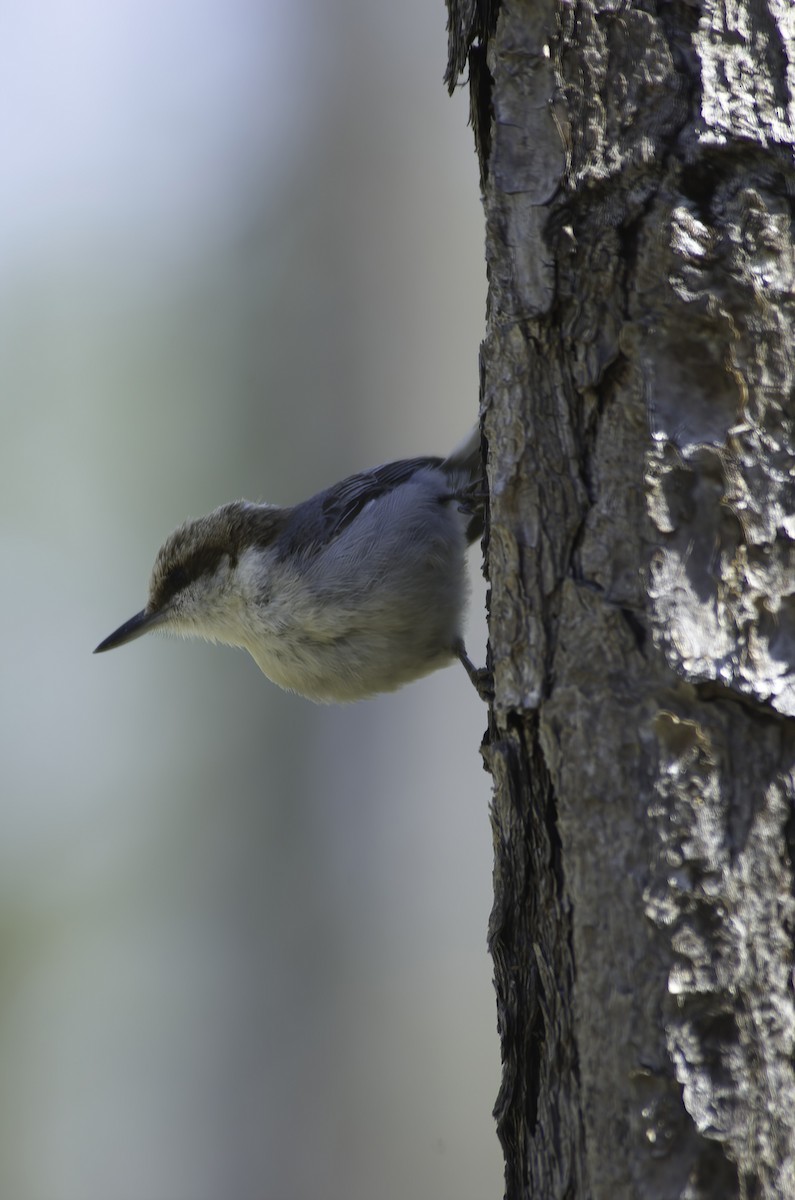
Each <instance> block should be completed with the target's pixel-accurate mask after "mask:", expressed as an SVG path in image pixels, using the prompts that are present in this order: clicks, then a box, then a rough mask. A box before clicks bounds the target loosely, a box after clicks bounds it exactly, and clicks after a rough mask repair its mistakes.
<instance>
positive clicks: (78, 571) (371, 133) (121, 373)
mask: <svg viewBox="0 0 795 1200" xmlns="http://www.w3.org/2000/svg"><path fill="white" fill-rule="evenodd" d="M445 61H446V38H445V12H444V7H443V4H442V0H436V3H434V4H428V3H427V2H426V0H406V2H404V3H402V4H400V5H395V4H389V3H387V2H386V0H380V2H378V3H373V2H372V0H333V2H331V3H330V2H329V0H302V2H301V3H294V2H288V0H199V2H198V3H197V2H196V0H190V2H188V0H158V2H157V3H155V2H154V0H114V3H113V4H106V3H102V2H100V0H69V2H66V3H64V2H63V0H61V2H58V0H7V3H5V4H4V5H3V36H2V43H0V97H1V98H0V144H1V145H2V147H3V154H2V158H0V396H2V434H1V436H0V488H1V489H2V507H1V509H0V539H1V540H2V563H3V587H2V590H1V591H0V607H1V609H2V626H1V627H2V634H0V678H1V679H2V693H1V695H0V739H1V740H2V753H1V755H0V763H1V765H0V772H2V775H1V777H0V788H1V792H0V814H1V817H2V837H0V1196H2V1197H3V1198H7V1200H219V1198H221V1197H223V1198H224V1200H393V1198H394V1200H398V1198H401V1200H405V1198H410V1200H424V1198H425V1197H427V1198H428V1200H430V1198H433V1200H446V1198H448V1197H449V1198H450V1200H453V1198H455V1200H470V1198H471V1200H476V1198H477V1200H480V1198H487V1197H496V1196H499V1195H501V1194H502V1182H501V1179H502V1170H501V1158H500V1154H499V1150H498V1146H497V1140H496V1136H495V1134H494V1130H493V1123H492V1119H491V1108H492V1104H493V1102H494V1099H495V1097H496V1093H497V1087H498V1076H499V1047H498V1041H497V1036H496V1030H495V1003H494V997H493V993H492V987H491V967H490V961H489V959H488V956H487V953H486V944H485V940H486V925H487V919H488V913H489V909H490V905H491V836H490V830H489V822H488V798H489V788H488V780H487V777H486V776H485V775H484V774H483V771H482V769H481V762H480V757H479V754H478V745H479V741H480V737H481V734H482V731H483V729H484V727H485V709H484V707H483V705H482V704H481V703H480V701H479V700H478V698H477V696H476V695H475V692H474V690H473V689H472V687H471V685H470V684H469V683H468V681H467V679H466V677H465V675H464V672H463V671H462V670H460V669H459V668H450V669H449V670H447V671H443V672H439V673H438V674H436V675H434V676H431V677H430V678H429V679H427V680H424V681H421V682H419V683H416V684H414V685H412V686H411V687H409V688H406V689H405V690H403V691H402V692H399V693H397V694H395V695H391V696H384V697H381V698H379V699H376V700H374V701H371V702H367V703H362V704H358V705H354V706H351V707H348V708H321V707H315V706H313V705H310V704H309V703H307V702H306V701H304V700H301V699H299V698H297V697H294V696H290V695H288V694H286V693H283V692H280V691H278V689H276V688H275V687H274V686H273V685H271V684H270V683H269V682H268V681H267V680H265V679H264V677H263V676H261V675H260V673H259V672H258V670H257V668H256V667H255V665H254V663H253V662H252V661H251V660H250V659H249V658H248V657H247V656H246V655H244V654H243V653H242V652H239V651H233V650H230V649H225V648H221V647H212V646H204V645H201V644H198V643H183V642H177V641H169V640H165V639H156V638H151V639H148V640H143V641H140V642H137V643H136V644H135V645H134V646H131V647H128V648H125V649H122V650H119V651H118V652H115V653H113V654H111V655H107V656H103V657H101V658H93V657H92V655H91V650H92V648H93V647H94V646H95V645H96V643H97V642H98V641H99V640H100V639H101V638H103V637H105V636H106V635H107V634H108V633H110V632H111V630H113V629H115V628H116V626H117V625H118V624H120V622H121V621H123V620H125V619H126V618H127V617H129V616H131V615H132V613H134V612H136V611H137V610H138V609H139V608H141V606H142V604H143V602H144V599H145V596H146V584H147V578H148V573H149V570H150V567H151V563H152V560H153V557H154V554H155V551H156V550H157V548H158V546H159V544H160V542H161V541H162V539H163V538H164V536H165V535H166V534H167V533H169V532H170V530H171V529H172V528H173V527H174V526H175V525H177V524H179V523H180V522H181V521H182V520H183V519H184V518H186V517H187V516H189V515H193V516H196V515H199V514H201V513H203V512H205V511H207V510H209V509H210V508H212V507H214V506H215V505H217V504H219V503H221V502H223V501H225V500H229V499H232V498H235V497H238V496H241V495H244V496H246V497H248V498H249V499H252V500H260V499H266V500H271V501H276V502H283V503H290V502H293V501H295V500H298V499H301V498H303V497H304V496H305V495H307V494H309V493H310V492H312V491H315V490H317V489H319V488H320V487H322V486H325V485H327V484H328V483H331V482H333V481H334V480H336V479H337V478H339V477H341V476H343V475H344V474H347V473H349V472H351V471H354V470H357V469H361V468H362V467H365V466H369V465H372V464H374V463H376V462H381V461H384V460H388V459H390V458H398V457H401V456H404V455H411V454H416V453H427V452H442V453H443V452H446V451H447V450H449V449H450V448H452V446H453V445H454V444H455V443H456V442H457V441H459V440H460V439H461V438H462V437H463V436H464V435H465V433H466V432H467V430H468V429H469V427H470V426H471V424H472V423H473V422H474V420H475V419H476V412H477V348H478V343H479V340H480V337H481V334H482V331H483V325H484V306H485V271H484V264H483V253H482V216H481V210H480V203H479V189H478V177H477V165H476V160H475V156H474V152H473V149H472V135H471V131H470V130H469V129H468V128H467V113H468V102H467V96H466V93H465V92H459V93H458V94H457V95H455V96H454V97H453V98H452V100H451V99H449V98H448V96H447V94H446V91H445V89H444V87H443V85H442V73H443V70H444V66H445ZM478 557H479V556H478V555H477V554H476V553H475V554H473V579H474V596H473V619H472V623H471V630H470V633H469V638H468V644H469V649H470V655H471V657H472V658H473V659H474V660H475V661H476V662H478V663H481V662H483V661H484V655H485V636H486V635H485V624H484V621H483V617H482V607H483V586H482V581H481V580H480V577H479V569H478V568H479V563H478V561H477V560H478Z"/></svg>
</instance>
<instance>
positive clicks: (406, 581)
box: [94, 429, 490, 703]
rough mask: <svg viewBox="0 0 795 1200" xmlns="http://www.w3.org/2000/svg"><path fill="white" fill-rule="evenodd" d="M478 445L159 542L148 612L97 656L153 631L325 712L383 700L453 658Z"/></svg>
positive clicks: (483, 690) (472, 520)
mask: <svg viewBox="0 0 795 1200" xmlns="http://www.w3.org/2000/svg"><path fill="white" fill-rule="evenodd" d="M484 500H485V495H484V492H483V482H482V467H481V440H480V433H479V430H477V429H475V430H473V431H472V433H471V434H470V435H469V437H468V438H467V439H466V440H465V441H464V442H463V443H462V444H461V446H459V447H458V448H457V449H456V450H454V451H453V452H452V453H451V454H449V455H448V456H447V457H446V458H441V457H434V456H425V457H419V458H408V459H401V460H399V461H397V462H390V463H386V464H384V465H382V466H377V467H373V468H371V469H370V470H367V471H362V472H360V473H358V474H355V475H351V476H349V477H348V478H346V479H343V480H341V481H340V482H339V483H336V484H334V485H332V486H331V487H328V488H326V489H325V490H324V491H321V492H319V493H318V494H317V495H314V496H312V497H310V499H308V500H304V501H303V502H302V503H299V504H296V505H294V506H291V507H281V506H279V505H275V504H255V503H251V502H249V501H247V500H233V501H232V502H231V503H228V504H223V505H221V507H220V508H216V509H215V510H214V511H213V512H211V513H209V514H207V515H206V516H203V517H198V518H196V519H192V520H188V521H186V522H185V523H184V524H182V525H180V526H179V528H178V529H176V530H175V531H174V532H173V533H172V534H170V536H169V537H168V538H166V540H165V542H164V543H163V545H162V546H161V547H160V549H159V551H158V553H157V556H156V558H155V562H154V566H153V568H152V572H151V577H150V580H149V594H148V599H147V601H146V605H145V607H144V608H143V609H142V610H141V611H140V612H138V613H136V615H135V616H134V617H131V618H130V620H128V621H126V622H125V623H124V624H123V625H121V626H120V627H119V628H118V629H116V630H115V631H114V632H113V633H112V634H111V635H110V636H109V637H107V638H105V640H104V641H103V642H100V644H99V645H98V646H97V647H96V650H95V651H94V653H95V654H99V653H104V652H105V651H108V650H113V649H115V648H117V647H118V646H123V645H126V644H127V643H128V642H132V641H133V640H135V639H136V638H138V637H140V636H142V635H143V634H145V633H149V632H150V631H159V632H166V633H172V634H178V635H181V636H183V637H198V638H201V639H204V640H205V641H210V642H221V643H224V644H226V645H231V646H239V647H243V648H244V649H245V650H247V651H248V652H249V654H250V655H251V656H252V658H253V659H254V661H255V662H256V663H257V665H258V666H259V668H260V669H261V670H262V672H263V673H264V674H265V675H266V676H267V677H268V678H269V679H270V680H272V681H273V682H274V683H276V684H278V685H279V686H280V687H282V688H285V689H286V690H288V691H291V692H297V693H298V694H299V695H301V696H304V697H306V698H307V699H309V700H313V701H317V702H320V703H348V702H351V701H356V700H362V699H366V698H368V697H371V696H374V695H376V694H377V693H379V692H389V691H394V690H395V689H397V688H399V687H402V686H403V685H404V684H407V683H410V682H411V681H413V680H415V679H419V678H421V677H422V676H424V675H427V674H429V673H430V672H432V671H435V670H437V669H438V668H440V667H445V666H447V665H448V664H450V663H452V662H454V661H455V660H456V659H458V660H459V661H460V662H461V663H462V665H463V666H464V668H465V669H466V671H467V674H468V675H469V677H470V679H471V680H472V682H473V683H474V685H475V687H476V688H477V690H478V692H479V694H480V695H481V696H483V697H484V698H486V699H488V698H489V696H490V681H489V677H488V674H487V672H486V671H484V670H478V669H477V668H476V667H475V666H474V665H473V664H472V662H471V660H470V659H469V657H468V655H467V653H466V649H465V646H464V640H463V622H464V616H465V610H466V606H467V600H468V578H467V570H466V555H467V549H468V547H469V546H470V545H471V544H472V542H474V541H475V540H476V539H477V538H478V537H479V536H480V535H481V533H482V531H483V523H484Z"/></svg>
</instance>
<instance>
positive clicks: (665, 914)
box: [448, 0, 795, 1200]
mask: <svg viewBox="0 0 795 1200" xmlns="http://www.w3.org/2000/svg"><path fill="white" fill-rule="evenodd" d="M448 4H449V10H450V20H449V31H450V61H449V66H448V83H449V84H450V86H453V85H454V83H455V82H456V80H457V79H458V77H459V75H460V74H461V72H462V71H463V70H464V69H465V67H466V66H467V65H468V67H469V81H470V88H471V97H472V104H471V111H472V118H473V125H474V128H475V136H476V144H477V147H478V152H479V156H480V163H481V174H482V182H483V194H484V207H485V214H486V244H487V262H488V270H489V306H488V323H487V333H486V338H485V341H484V344H483V348H482V411H483V419H484V431H485V436H486V440H487V444H488V448H489V454H488V477H489V491H490V530H489V534H488V546H487V569H488V575H489V579H490V655H491V660H492V666H493V671H494V678H495V702H494V705H493V710H492V713H491V718H490V727H489V732H488V735H487V739H486V743H485V748H484V753H485V758H486V762H487V765H488V767H489V769H490V770H491V772H492V774H493V777H494V803H493V829H494V845H495V866H494V885H495V900H494V910H493V913H492V918H491V923H490V931H489V938H490V946H491V952H492V954H493V958H494V968H495V984H496V991H497V1009H498V1023H499V1029H500V1036H501V1039H502V1055H503V1082H502V1087H501V1090H500V1094H499V1097H498V1099H497V1104H496V1108H495V1115H496V1119H497V1127H498V1132H499V1136H500V1139H501V1142H502V1145H503V1148H504V1153H505V1161H506V1172H505V1177H506V1195H507V1197H508V1198H509V1200H518V1198H520V1197H521V1198H525V1197H526V1198H528V1200H529V1198H530V1197H532V1198H533V1200H546V1198H548V1197H561V1198H562V1197H569V1198H572V1200H574V1198H576V1200H581V1198H585V1197H588V1198H591V1197H592V1198H594V1200H596V1198H598V1200H616V1198H621V1197H633V1198H634V1197H638V1198H641V1200H647V1198H649V1200H651V1198H654V1200H658V1198H659V1200H671V1198H674V1197H682V1198H684V1197H687V1198H688V1200H707V1198H713V1197H714V1198H715V1200H727V1198H728V1197H735V1196H737V1197H748V1198H749V1200H750V1198H752V1197H753V1198H760V1200H761V1198H768V1197H770V1198H772V1197H776V1198H781V1200H791V1198H792V1197H795V1158H794V1155H795V1076H794V1073H793V1044H794V1041H795V1005H794V1004H793V925H794V924H795V904H794V902H793V894H794V890H795V889H794V886H793V854H792V848H793V842H795V823H794V822H793V817H792V811H793V810H792V799H793V791H794V790H795V788H794V771H793V768H794V766H795V722H793V720H792V718H793V716H795V455H794V454H793V412H794V410H793V405H792V388H793V383H792V381H793V358H794V354H793V344H795V331H794V330H793V324H794V323H795V303H794V302H793V279H794V278H795V256H794V255H793V235H792V218H793V203H792V196H793V183H794V181H795V172H794V171H793V138H794V133H793V130H794V128H795V102H794V101H793V91H795V20H793V15H792V14H793V9H792V7H791V6H790V4H788V3H787V0H703V3H700V4H699V3H697V2H692V3H688V2H687V0H669V2H666V0H647V2H646V3H643V4H642V5H641V4H639V3H627V2H623V3H622V2H620V0H602V2H601V3H598V2H593V0H572V2H569V3H564V2H562V0H502V2H500V0H448Z"/></svg>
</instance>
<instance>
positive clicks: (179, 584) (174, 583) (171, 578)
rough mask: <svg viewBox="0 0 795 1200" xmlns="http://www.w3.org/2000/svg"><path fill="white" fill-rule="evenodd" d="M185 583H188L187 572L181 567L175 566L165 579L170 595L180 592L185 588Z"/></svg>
mask: <svg viewBox="0 0 795 1200" xmlns="http://www.w3.org/2000/svg"><path fill="white" fill-rule="evenodd" d="M187 582H188V572H187V571H186V570H185V568H184V567H181V566H179V565H177V566H176V567H171V568H170V570H169V571H168V573H167V575H166V578H165V584H166V587H167V588H168V590H169V591H170V592H172V593H173V592H178V591H180V590H181V589H182V588H184V587H185V584H186V583H187Z"/></svg>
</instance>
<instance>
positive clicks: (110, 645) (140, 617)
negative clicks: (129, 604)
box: [94, 608, 163, 654]
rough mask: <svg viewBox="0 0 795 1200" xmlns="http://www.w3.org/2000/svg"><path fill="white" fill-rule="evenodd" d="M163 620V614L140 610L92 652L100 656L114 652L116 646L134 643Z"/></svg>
mask: <svg viewBox="0 0 795 1200" xmlns="http://www.w3.org/2000/svg"><path fill="white" fill-rule="evenodd" d="M162 620H163V614H162V613H158V612H147V611H146V609H145V608H144V609H142V611H141V612H139V613H136V614H135V616H134V617H130V619H129V621H125V622H124V624H123V625H120V626H119V628H118V629H117V630H116V631H115V633H112V634H111V635H110V637H106V638H105V641H104V642H100V643H99V645H98V646H97V648H96V650H95V651H94V653H95V654H102V653H104V651H105V650H115V649H116V647H117V646H124V645H126V643H127V642H134V641H135V639H136V638H139V637H141V635H142V634H144V633H148V632H149V630H150V629H153V628H154V627H155V626H156V625H159V624H160V622H161V621H162Z"/></svg>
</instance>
